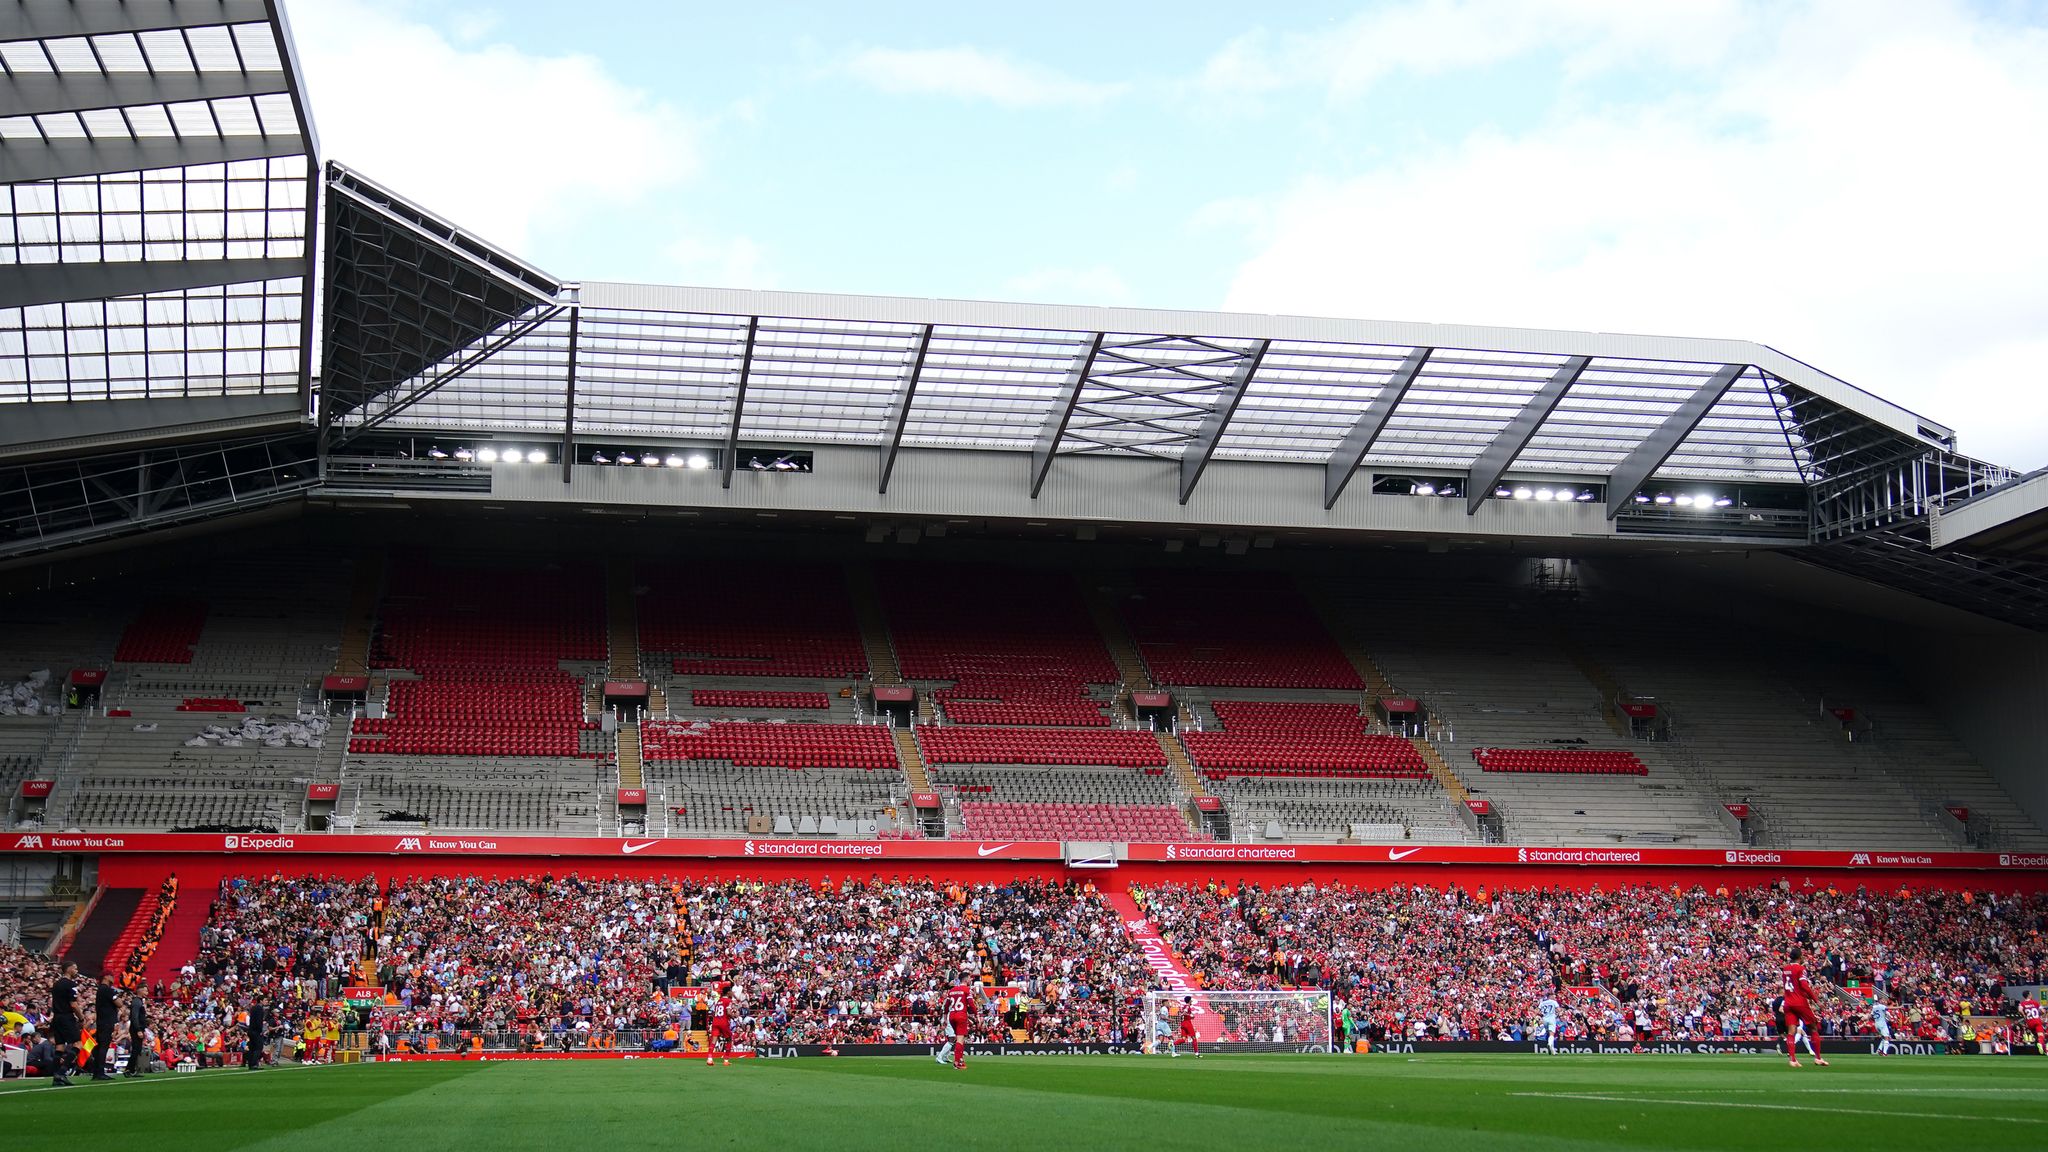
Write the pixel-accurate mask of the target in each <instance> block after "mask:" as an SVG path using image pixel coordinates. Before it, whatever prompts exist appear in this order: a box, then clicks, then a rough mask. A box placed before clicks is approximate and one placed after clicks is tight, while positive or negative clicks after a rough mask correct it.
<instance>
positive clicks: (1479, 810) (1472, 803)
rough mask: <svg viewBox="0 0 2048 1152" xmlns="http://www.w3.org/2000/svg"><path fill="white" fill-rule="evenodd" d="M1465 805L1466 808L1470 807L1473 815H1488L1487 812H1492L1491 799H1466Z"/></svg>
mask: <svg viewBox="0 0 2048 1152" xmlns="http://www.w3.org/2000/svg"><path fill="white" fill-rule="evenodd" d="M1465 807H1467V808H1470V809H1471V810H1472V814H1473V815H1474V816H1485V815H1488V814H1490V813H1492V811H1493V801H1491V800H1467V801H1465Z"/></svg>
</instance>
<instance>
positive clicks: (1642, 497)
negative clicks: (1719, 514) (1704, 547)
mask: <svg viewBox="0 0 2048 1152" xmlns="http://www.w3.org/2000/svg"><path fill="white" fill-rule="evenodd" d="M1635 502H1636V503H1638V504H1654V505H1657V506H1658V507H1661V508H1690V509H1692V510H1693V511H1695V512H1706V511H1709V510H1711V509H1715V508H1733V507H1734V506H1735V498H1734V497H1733V496H1725V495H1717V494H1715V493H1713V492H1657V493H1649V492H1638V493H1636V495H1635Z"/></svg>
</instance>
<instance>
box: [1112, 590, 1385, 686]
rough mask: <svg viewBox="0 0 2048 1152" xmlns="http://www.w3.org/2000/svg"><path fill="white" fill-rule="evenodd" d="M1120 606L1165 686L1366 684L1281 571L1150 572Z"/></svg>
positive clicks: (1135, 639) (1140, 648)
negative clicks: (1135, 591)
mask: <svg viewBox="0 0 2048 1152" xmlns="http://www.w3.org/2000/svg"><path fill="white" fill-rule="evenodd" d="M1121 612H1122V615H1123V619H1124V625H1125V627H1127V628H1128V629H1129V630H1130V634H1131V640H1132V641H1133V642H1134V643H1135V644H1137V646H1138V653H1139V655H1140V656H1142V657H1144V660H1145V664H1146V667H1148V668H1149V669H1151V672H1152V677H1153V679H1155V680H1157V681H1159V682H1160V683H1161V684H1189V685H1205V686H1211V687H1235V688H1335V689H1341V690H1345V691H1361V690H1363V689H1364V687H1365V685H1364V683H1363V682H1361V681H1360V680H1359V678H1358V672H1357V670H1356V669H1354V668H1353V667H1352V666H1351V661H1350V660H1349V659H1348V658H1347V657H1346V656H1345V655H1344V650H1343V649H1342V648H1341V647H1339V646H1338V644H1337V642H1336V640H1334V639H1333V638H1332V637H1331V636H1330V634H1329V633H1328V632H1327V631H1325V630H1324V628H1323V624H1322V621H1321V620H1320V619H1319V618H1318V617H1317V616H1316V613H1315V610H1314V609H1313V608H1311V607H1310V605H1309V602H1308V600H1307V598H1306V597H1304V596H1303V595H1302V594H1301V592H1300V591H1299V590H1298V589H1297V588H1295V586H1294V584H1293V583H1292V582H1291V581H1290V580H1289V579H1288V578H1287V577H1286V576H1284V575H1281V574H1278V573H1251V572H1232V573H1228V574H1223V573H1201V572H1180V571H1172V572H1149V573H1145V574H1143V575H1142V576H1141V578H1140V580H1139V584H1138V591H1137V593H1136V594H1134V595H1131V596H1128V597H1126V598H1125V599H1124V600H1123V602H1122V605H1121Z"/></svg>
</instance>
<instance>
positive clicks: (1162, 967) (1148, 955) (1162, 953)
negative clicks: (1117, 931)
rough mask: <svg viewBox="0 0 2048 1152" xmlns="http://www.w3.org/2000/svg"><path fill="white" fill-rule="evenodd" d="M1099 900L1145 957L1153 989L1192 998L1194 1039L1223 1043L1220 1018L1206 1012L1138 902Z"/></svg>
mask: <svg viewBox="0 0 2048 1152" xmlns="http://www.w3.org/2000/svg"><path fill="white" fill-rule="evenodd" d="M1103 896H1104V897H1105V898H1106V899H1108V901H1109V906H1110V907H1112V908H1114V909H1116V914H1117V919H1119V920H1121V921H1122V922H1123V926H1124V934H1125V935H1126V936H1129V937H1130V938H1131V943H1132V944H1133V945H1134V946H1136V948H1137V949H1138V951H1139V953H1140V954H1142V955H1143V956H1144V957H1145V963H1147V964H1149V965H1151V966H1152V971H1153V972H1154V973H1155V974H1156V975H1157V976H1158V981H1157V982H1156V984H1155V987H1157V988H1163V989H1169V990H1171V991H1173V992H1174V993H1175V994H1176V998H1178V997H1180V996H1193V997H1194V998H1195V1035H1196V1036H1199V1037H1201V1039H1202V1042H1203V1043H1205V1044H1213V1043H1215V1042H1217V1041H1219V1040H1221V1039H1223V1020H1222V1018H1221V1017H1219V1016H1218V1015H1217V1014H1216V1013H1214V1012H1212V1011H1210V1010H1209V999H1208V997H1206V996H1204V995H1203V994H1202V988H1201V985H1200V983H1199V982H1197V981H1196V979H1195V977H1194V974H1193V973H1191V972H1189V971H1188V970H1187V968H1186V967H1184V966H1183V965H1182V964H1181V962H1180V957H1178V956H1176V955H1174V954H1173V949H1171V948H1169V947H1167V945H1166V940H1165V938H1163V937H1161V936H1160V935H1159V929H1157V928H1154V927H1153V926H1152V921H1150V920H1148V919H1146V918H1145V914H1144V913H1143V912H1141V911H1139V910H1138V902H1137V901H1136V900H1133V899H1131V894H1130V893H1129V892H1120V891H1115V890H1108V891H1105V892H1103ZM1152 1026H1153V1024H1152V1021H1150V1020H1147V1021H1146V1022H1145V1028H1146V1035H1147V1037H1149V1036H1150V1035H1151V1028H1152Z"/></svg>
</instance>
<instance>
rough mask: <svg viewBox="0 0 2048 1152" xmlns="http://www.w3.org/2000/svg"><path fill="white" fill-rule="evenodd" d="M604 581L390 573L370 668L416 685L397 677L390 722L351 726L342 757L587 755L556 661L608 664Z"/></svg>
mask: <svg viewBox="0 0 2048 1152" xmlns="http://www.w3.org/2000/svg"><path fill="white" fill-rule="evenodd" d="M600 581H601V573H600V572H599V570H598V569H597V568H596V567H594V566H591V565H568V566H563V567H560V568H552V569H544V570H529V569H490V568H456V567H439V566H430V565H426V564H418V563H414V564H407V565H401V566H399V567H398V568H396V569H395V570H394V571H393V572H392V574H391V577H390V590H389V591H388V592H387V594H386V596H385V602H384V610H383V615H382V619H381V620H380V627H379V631H378V634H377V637H376V642H375V644H374V645H373V647H372V649H371V656H370V664H371V666H372V667H374V668H403V669H410V670H411V671H413V672H415V673H417V674H418V675H419V676H420V679H419V680H416V681H408V680H395V681H393V682H392V684H391V695H390V700H389V707H388V715H387V716H386V718H384V719H382V720H359V721H357V723H356V729H355V731H356V733H357V734H358V738H356V739H352V740H350V741H349V751H351V752H357V753H365V752H374V753H393V754H400V755H446V756H575V755H579V754H582V753H579V751H578V747H579V740H578V735H577V734H578V732H579V731H580V730H582V729H583V728H584V727H585V725H586V722H585V720H584V718H583V693H582V689H581V687H580V681H579V680H578V679H577V677H576V676H575V675H574V674H573V673H570V672H567V671H564V670H563V669H562V664H563V663H564V662H565V661H575V662H596V661H601V660H603V659H604V657H605V647H606V646H605V638H604V636H605V634H604V596H603V585H602V583H601V582H600ZM376 736H382V737H384V738H383V739H381V740H379V739H364V738H362V737H376Z"/></svg>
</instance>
